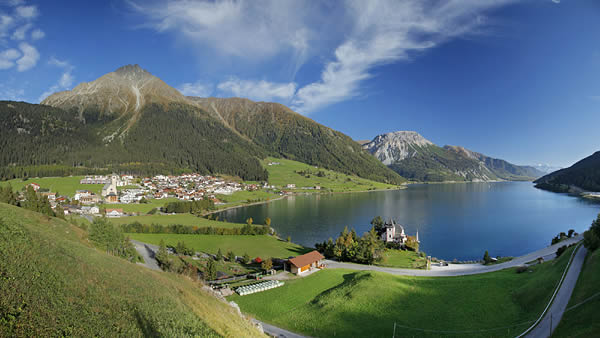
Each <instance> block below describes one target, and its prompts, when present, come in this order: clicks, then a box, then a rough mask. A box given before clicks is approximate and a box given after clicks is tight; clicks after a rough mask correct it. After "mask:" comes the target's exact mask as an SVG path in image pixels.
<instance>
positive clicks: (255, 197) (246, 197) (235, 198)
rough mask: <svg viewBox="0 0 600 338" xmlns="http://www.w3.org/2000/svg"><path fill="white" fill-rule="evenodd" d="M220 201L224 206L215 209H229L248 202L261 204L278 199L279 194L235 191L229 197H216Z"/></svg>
mask: <svg viewBox="0 0 600 338" xmlns="http://www.w3.org/2000/svg"><path fill="white" fill-rule="evenodd" d="M216 197H217V198H218V199H220V200H221V201H223V202H225V204H221V205H217V206H216V207H217V209H223V208H229V207H232V206H236V205H241V204H246V203H248V201H250V202H251V203H252V202H262V201H269V200H272V199H275V198H278V197H279V194H275V193H272V192H267V191H265V190H262V189H261V190H255V191H247V190H242V191H236V192H234V193H233V194H231V195H217V196H216Z"/></svg>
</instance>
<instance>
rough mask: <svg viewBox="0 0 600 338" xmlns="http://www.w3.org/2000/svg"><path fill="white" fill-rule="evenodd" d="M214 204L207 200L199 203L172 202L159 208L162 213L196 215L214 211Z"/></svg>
mask: <svg viewBox="0 0 600 338" xmlns="http://www.w3.org/2000/svg"><path fill="white" fill-rule="evenodd" d="M214 209H215V202H213V200H211V199H209V198H204V199H202V200H199V201H174V202H169V203H167V204H165V206H164V207H162V208H161V210H162V212H166V213H169V214H170V213H176V214H185V213H190V214H196V213H202V212H203V211H207V210H214Z"/></svg>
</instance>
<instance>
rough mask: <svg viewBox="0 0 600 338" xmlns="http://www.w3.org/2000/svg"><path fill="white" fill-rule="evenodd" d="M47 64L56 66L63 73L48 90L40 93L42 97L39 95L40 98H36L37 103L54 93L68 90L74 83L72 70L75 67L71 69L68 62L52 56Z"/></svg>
mask: <svg viewBox="0 0 600 338" xmlns="http://www.w3.org/2000/svg"><path fill="white" fill-rule="evenodd" d="M48 64H49V65H52V66H56V67H58V68H62V69H63V73H62V74H61V76H60V78H59V79H58V81H56V83H55V84H54V85H52V86H51V87H50V88H48V90H46V91H45V92H43V93H42V95H40V97H39V98H38V101H39V102H41V101H43V100H44V99H45V98H46V97H48V96H50V95H52V94H53V93H56V92H58V91H61V90H68V89H70V88H71V86H72V85H73V82H74V81H75V77H74V76H73V70H74V69H75V67H73V66H72V65H71V64H70V63H69V62H68V61H62V60H59V59H57V58H55V57H54V56H52V57H50V60H49V61H48Z"/></svg>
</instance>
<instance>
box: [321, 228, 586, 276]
mask: <svg viewBox="0 0 600 338" xmlns="http://www.w3.org/2000/svg"><path fill="white" fill-rule="evenodd" d="M582 239H583V236H581V235H579V236H575V237H572V238H569V239H566V240H564V241H562V242H560V243H558V244H554V245H551V246H548V247H546V248H543V249H540V250H537V251H534V252H532V253H529V254H527V255H523V256H520V257H516V258H514V259H513V260H511V261H508V262H504V263H500V264H494V265H483V264H448V266H437V265H433V264H432V266H431V270H415V269H400V268H386V267H382V266H376V265H362V264H353V263H341V262H336V261H331V260H325V266H326V267H327V268H332V269H351V270H372V271H381V272H387V273H390V274H393V275H404V276H423V277H443V276H464V275H475V274H479V273H485V272H492V271H498V270H502V269H506V268H511V267H515V266H520V265H525V264H526V263H527V262H530V261H533V260H536V259H537V258H538V257H543V258H544V260H545V261H548V260H551V259H554V258H555V257H556V250H558V248H560V247H561V246H563V245H570V244H574V243H577V242H579V241H580V240H582Z"/></svg>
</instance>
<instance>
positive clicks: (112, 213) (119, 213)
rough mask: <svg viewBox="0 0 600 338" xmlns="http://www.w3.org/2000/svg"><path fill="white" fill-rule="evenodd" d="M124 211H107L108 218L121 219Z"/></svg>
mask: <svg viewBox="0 0 600 338" xmlns="http://www.w3.org/2000/svg"><path fill="white" fill-rule="evenodd" d="M121 216H123V209H106V217H121Z"/></svg>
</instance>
